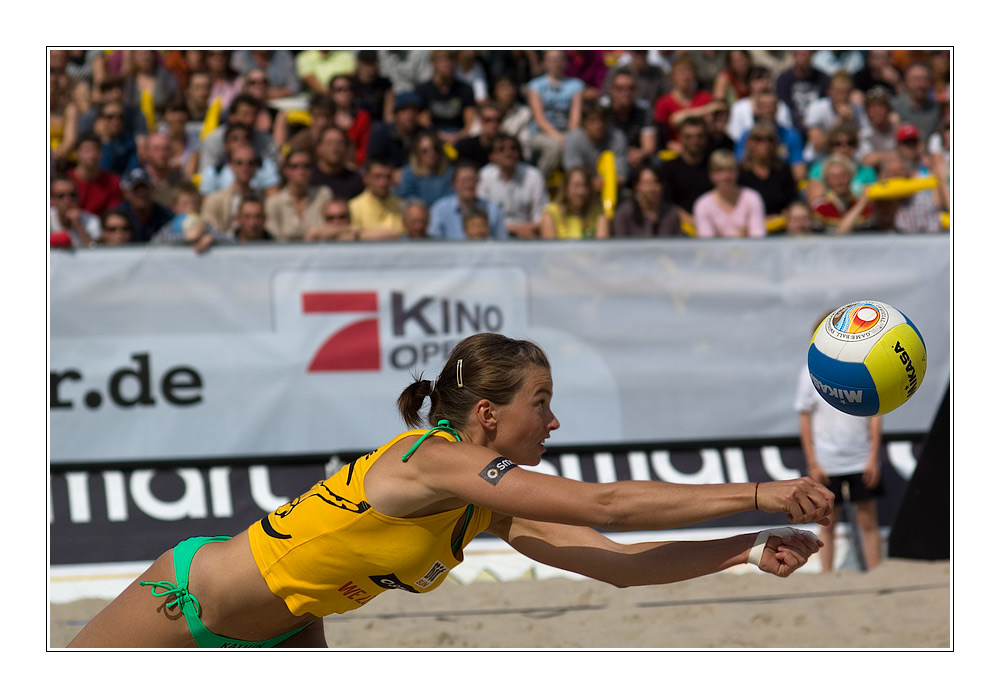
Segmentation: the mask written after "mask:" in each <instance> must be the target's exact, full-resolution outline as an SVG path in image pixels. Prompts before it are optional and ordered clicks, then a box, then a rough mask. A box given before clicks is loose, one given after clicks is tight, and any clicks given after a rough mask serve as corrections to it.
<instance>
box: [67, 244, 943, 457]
mask: <svg viewBox="0 0 1000 698" xmlns="http://www.w3.org/2000/svg"><path fill="white" fill-rule="evenodd" d="M50 269H51V294H50V319H51V337H50V339H51V341H50V425H51V451H50V456H51V460H52V462H53V463H59V464H72V463H87V462H102V463H107V462H115V461H129V460H158V459H181V460H183V459H198V458H219V457H248V456H249V457H252V456H256V455H269V456H280V455H294V454H321V453H334V452H362V451H366V450H368V449H371V448H373V447H376V446H378V445H380V444H381V443H382V442H383V441H385V440H386V439H387V438H389V437H391V436H392V435H394V434H395V433H396V432H397V431H399V430H401V429H402V428H403V424H402V421H401V419H400V418H399V417H398V415H397V413H396V411H395V407H394V405H395V400H396V397H397V396H398V395H399V393H400V392H401V391H402V390H403V388H404V387H406V385H408V384H409V383H410V381H411V380H412V379H413V378H412V377H413V375H415V374H420V373H423V374H424V375H425V377H429V378H436V377H437V374H438V372H439V370H440V368H441V366H442V364H443V361H444V357H445V356H446V355H447V354H448V352H449V351H450V350H451V348H452V347H453V346H454V345H455V343H456V342H457V341H458V340H460V339H461V338H462V337H464V336H467V335H469V334H472V333H475V332H500V333H503V334H507V335H511V336H516V337H526V338H530V339H533V340H535V341H537V342H538V343H539V344H541V345H542V347H543V348H544V349H545V350H546V352H547V353H548V354H549V357H550V359H551V361H552V363H553V378H554V382H555V397H554V400H553V409H554V410H555V412H556V415H557V416H558V417H559V419H560V421H561V423H562V427H561V428H560V429H559V430H558V431H557V432H555V433H554V434H553V437H552V439H551V440H550V442H551V443H552V444H553V445H555V446H587V445H590V444H621V443H678V442H694V441H706V440H712V439H746V438H752V439H758V438H760V439H766V438H775V437H788V436H794V435H796V434H797V433H798V428H797V420H796V415H795V414H794V412H793V410H792V399H793V396H794V392H795V385H796V380H797V377H798V373H799V371H800V369H801V367H802V365H803V364H804V362H805V359H806V350H807V348H808V342H809V337H810V335H811V332H812V329H813V328H814V326H815V324H816V323H817V322H818V321H819V319H820V317H821V315H822V314H823V313H825V312H827V311H829V310H832V309H833V308H835V307H838V306H840V305H843V304H844V303H847V302H848V301H853V300H860V299H874V300H881V301H884V302H887V303H889V304H891V305H894V306H896V307H898V308H899V309H900V310H902V311H903V312H904V313H906V314H907V315H908V316H909V317H910V319H911V320H912V321H913V322H914V323H915V324H916V326H917V327H918V328H919V329H920V331H921V333H922V335H923V338H924V341H925V343H926V345H927V352H928V365H927V375H926V377H925V379H924V384H923V386H922V387H921V389H920V390H919V391H918V393H917V394H916V395H915V396H914V397H913V398H912V399H911V400H910V401H909V402H908V403H906V404H905V405H903V406H902V407H901V408H899V409H898V410H896V411H895V412H893V413H891V414H889V415H888V416H887V417H886V420H885V429H886V431H887V432H893V431H895V432H923V431H926V429H927V428H928V427H929V425H930V423H931V421H932V420H933V418H934V415H935V413H936V411H937V408H938V406H939V404H940V401H941V397H942V395H943V394H944V391H945V389H946V387H947V385H948V381H949V376H950V347H951V336H950V331H951V299H950V288H951V285H950V239H949V238H948V237H947V236H864V237H862V236H856V237H845V238H826V237H812V238H804V239H798V238H783V239H777V238H776V239H766V240H750V241H747V240H736V241H722V240H687V239H684V240H651V241H638V240H635V241H633V240H626V241H593V242H579V243H573V242H542V241H538V242H530V241H505V242H482V243H480V242H471V241H469V242H456V243H445V242H427V243H423V242H406V243H404V242H394V243H365V244H329V245H269V246H257V247H251V246H247V247H243V246H240V247H228V248H217V249H211V250H209V251H208V252H207V253H206V254H204V255H201V256H196V255H195V254H193V252H192V251H191V250H190V249H178V248H169V249H162V248H161V249H157V248H136V249H108V250H82V251H78V252H60V251H53V253H52V256H51V267H50Z"/></svg>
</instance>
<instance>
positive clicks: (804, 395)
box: [795, 316, 882, 572]
mask: <svg viewBox="0 0 1000 698" xmlns="http://www.w3.org/2000/svg"><path fill="white" fill-rule="evenodd" d="M824 318H825V316H824ZM795 411H796V412H798V414H799V430H800V434H801V439H802V450H803V452H804V453H805V458H806V465H807V466H808V468H809V477H811V478H813V479H814V480H816V481H817V482H819V483H821V484H823V485H824V486H826V487H828V488H829V489H830V490H831V491H832V492H833V494H834V497H835V501H834V510H833V517H832V521H831V523H830V524H829V525H824V526H820V533H819V539H820V541H822V542H823V547H822V548H820V551H819V558H820V563H821V566H822V569H823V571H824V572H830V571H832V570H833V559H834V558H833V553H834V546H833V541H834V532H835V527H836V525H837V521H838V519H839V517H840V512H841V510H842V508H843V507H842V504H843V501H844V499H843V494H842V491H841V488H842V487H843V486H847V487H848V488H849V493H850V498H851V499H850V501H851V502H852V503H853V504H854V509H855V511H856V512H857V519H858V524H859V526H860V527H861V536H862V540H863V547H864V554H865V561H866V563H867V565H868V569H872V568H874V567H876V566H877V565H878V564H879V562H881V560H882V538H881V535H880V533H879V528H878V508H877V504H878V501H877V498H878V497H880V496H882V474H881V464H880V462H879V451H880V449H881V446H882V417H881V416H875V417H855V416H854V415H849V414H847V413H845V412H841V411H840V410H838V409H837V408H835V407H832V406H831V405H829V404H827V402H826V401H825V400H824V399H823V398H822V397H820V394H819V392H818V391H817V390H816V388H815V386H814V385H813V383H812V379H811V378H810V376H809V370H808V368H807V367H805V366H803V367H802V371H801V373H800V374H799V383H798V390H797V392H796V395H795Z"/></svg>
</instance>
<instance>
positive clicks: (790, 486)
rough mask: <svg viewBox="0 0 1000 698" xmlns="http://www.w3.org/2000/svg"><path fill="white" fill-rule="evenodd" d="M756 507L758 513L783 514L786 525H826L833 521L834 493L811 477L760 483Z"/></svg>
mask: <svg viewBox="0 0 1000 698" xmlns="http://www.w3.org/2000/svg"><path fill="white" fill-rule="evenodd" d="M757 506H758V508H759V509H760V510H761V511H766V512H770V513H784V514H786V515H787V517H788V521H789V523H818V524H822V525H824V526H827V525H829V524H830V522H831V521H832V519H831V516H832V515H833V492H831V491H830V490H828V489H827V488H825V487H824V486H823V485H821V484H819V483H818V482H816V481H815V480H813V479H812V478H811V477H802V478H799V479H797V480H779V481H777V482H762V483H761V484H760V488H759V489H758V492H757Z"/></svg>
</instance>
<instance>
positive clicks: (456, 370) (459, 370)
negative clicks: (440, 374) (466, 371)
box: [455, 359, 464, 388]
mask: <svg viewBox="0 0 1000 698" xmlns="http://www.w3.org/2000/svg"><path fill="white" fill-rule="evenodd" d="M455 373H456V377H457V378H458V387H459V388H462V387H464V386H463V385H462V359H459V360H458V367H457V368H456V369H455Z"/></svg>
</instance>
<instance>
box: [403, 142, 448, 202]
mask: <svg viewBox="0 0 1000 698" xmlns="http://www.w3.org/2000/svg"><path fill="white" fill-rule="evenodd" d="M451 180H452V169H451V165H450V163H449V162H448V156H447V155H445V153H444V146H443V144H442V142H441V139H440V138H438V137H437V135H436V134H435V133H434V132H433V131H424V132H422V133H421V134H420V135H418V136H417V137H416V138H414V139H413V147H412V148H411V149H410V162H409V163H408V164H407V165H406V166H405V167H404V168H403V172H402V174H401V175H400V179H399V186H398V187H396V196H398V197H399V198H401V199H420V200H421V201H423V202H424V203H426V204H427V205H428V206H433V205H434V203H435V202H437V201H438V199H441V198H442V197H445V196H448V195H449V194H452V193H454V192H453V189H452V186H451Z"/></svg>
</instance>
